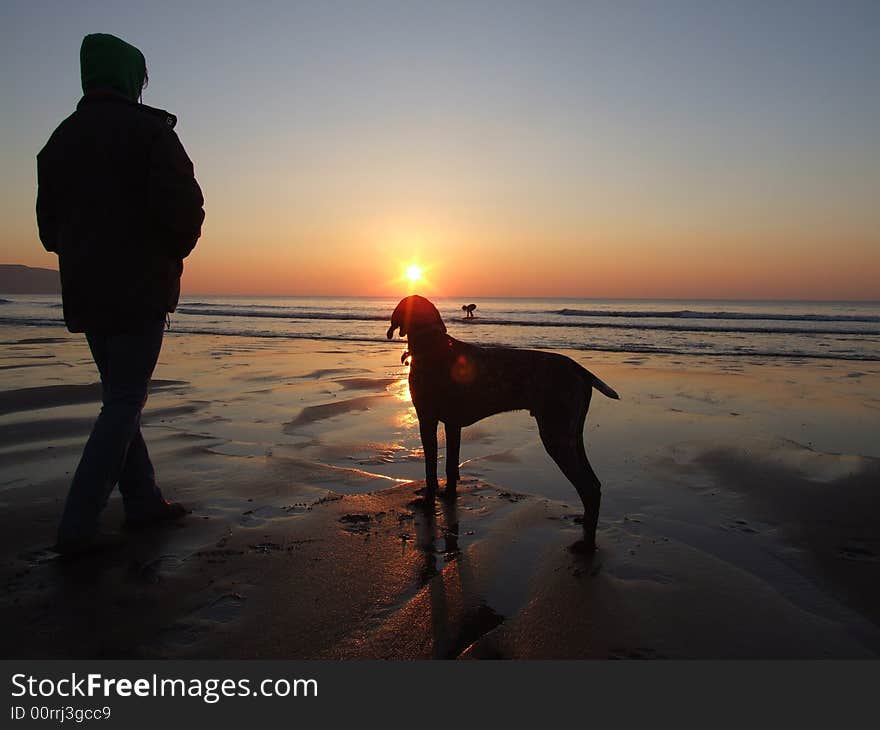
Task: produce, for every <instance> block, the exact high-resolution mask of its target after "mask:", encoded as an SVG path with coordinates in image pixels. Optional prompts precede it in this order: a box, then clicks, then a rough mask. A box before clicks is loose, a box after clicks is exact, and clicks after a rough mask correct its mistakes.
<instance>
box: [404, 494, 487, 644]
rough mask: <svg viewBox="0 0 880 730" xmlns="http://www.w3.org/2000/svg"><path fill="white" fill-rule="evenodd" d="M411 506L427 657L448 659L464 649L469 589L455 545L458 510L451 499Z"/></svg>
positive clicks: (468, 578) (466, 571) (468, 569)
mask: <svg viewBox="0 0 880 730" xmlns="http://www.w3.org/2000/svg"><path fill="white" fill-rule="evenodd" d="M411 506H412V507H413V512H414V514H415V526H414V527H415V533H416V537H415V545H416V548H418V550H419V551H420V553H421V555H422V558H423V562H422V564H421V567H420V570H419V581H420V584H421V585H422V586H423V587H425V590H426V592H427V595H426V598H427V600H428V603H429V605H430V617H431V618H430V620H431V641H432V646H431V655H432V657H433V658H435V659H445V658H451V657H454V656H457V655H458V654H459V653H460V652H461V651H462V649H463V648H464V646H463V628H464V623H465V622H466V621H467V616H466V611H467V605H468V604H469V603H470V602H471V600H472V596H471V594H472V588H473V586H472V584H473V580H471V578H472V577H473V576H472V571H471V566H470V565H469V564H468V557H467V555H466V554H464V553H462V551H461V547H460V543H459V531H460V526H459V518H458V506H457V504H456V499H455V497H454V496H452V498H450V499H447V498H437V499H432V498H431V496H421V497H419V498H418V499H417V500H415V501H414V502H412V503H411ZM464 643H465V644H466V643H469V642H464Z"/></svg>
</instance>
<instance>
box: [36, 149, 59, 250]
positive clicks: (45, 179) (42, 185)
mask: <svg viewBox="0 0 880 730" xmlns="http://www.w3.org/2000/svg"><path fill="white" fill-rule="evenodd" d="M45 168H46V166H45V163H44V161H43V157H42V153H41V154H39V155H37V229H38V231H39V234H40V241H41V242H42V244H43V248H45V249H46V250H47V251H51V252H53V253H58V222H57V221H58V210H57V201H56V196H55V194H54V193H53V191H52V186H51V182H50V180H49V175H47V174H46V169H45Z"/></svg>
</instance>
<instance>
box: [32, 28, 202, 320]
mask: <svg viewBox="0 0 880 730" xmlns="http://www.w3.org/2000/svg"><path fill="white" fill-rule="evenodd" d="M88 38H89V37H88V36H87V39H88ZM111 38H112V37H111ZM84 49H85V42H84ZM135 50H136V49H135ZM138 53H140V52H139V51H138ZM84 85H85V75H84ZM120 91H121V90H120ZM120 91H116V90H114V89H111V88H106V87H102V88H101V89H99V90H88V91H87V93H86V95H85V96H84V97H83V98H82V100H81V101H80V102H79V104H78V105H77V108H76V111H75V112H74V113H73V114H72V115H71V116H69V117H68V118H67V119H65V120H64V121H63V122H62V123H61V125H60V126H59V127H58V129H56V130H55V132H54V133H53V134H52V136H51V137H50V139H49V141H48V142H47V143H46V146H45V147H44V148H43V149H42V150H41V151H40V153H39V155H37V178H38V193H37V222H38V224H39V231H40V240H41V241H42V242H43V245H44V246H45V247H46V249H47V250H48V251H54V252H55V253H57V254H58V259H59V266H60V269H61V289H62V298H63V302H64V320H65V322H66V323H67V327H68V329H69V330H70V331H71V332H84V331H104V332H113V331H126V330H129V329H135V328H137V327H138V325H140V324H141V323H143V322H146V321H150V320H161V319H164V317H165V315H166V313H168V312H173V311H174V309H175V307H176V306H177V301H178V298H179V296H180V275H181V273H182V271H183V259H184V258H185V257H186V256H187V255H188V254H189V252H190V251H192V249H193V247H194V246H195V244H196V241H197V239H198V238H199V235H200V234H201V225H202V221H203V220H204V217H205V213H204V210H203V209H202V205H203V199H202V192H201V190H200V189H199V185H198V183H197V182H196V180H195V177H194V174H193V166H192V162H190V160H189V158H188V157H187V155H186V152H185V151H184V149H183V146H182V145H181V144H180V140H179V139H178V138H177V134H176V133H175V132H174V124H175V123H176V121H177V120H176V118H175V117H174V116H173V115H172V114H169V113H167V112H164V111H161V110H159V109H153V108H151V107H148V106H144V105H143V104H139V103H137V102H136V101H134V100H132V99H130V98H127V97H126V95H124V93H120Z"/></svg>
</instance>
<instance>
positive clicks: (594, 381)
mask: <svg viewBox="0 0 880 730" xmlns="http://www.w3.org/2000/svg"><path fill="white" fill-rule="evenodd" d="M578 367H580V368H581V375H582V376H583V378H584V380H586V381H587V384H588V385H589V386H590V387H592V388H595V389H596V390H598V391H599V392H600V393H601V394H602V395H604V396H606V397H607V398H614V400H620V396H619V395H617V391H616V390H614V388H612V387H611V386H610V385H608V383H606V382H605V381H604V380H602V379H601V378H597V377H596V376H595V375H593V373H591V372H590V371H589V370H587V369H586V368H585V367H581V366H580V365H579V366H578Z"/></svg>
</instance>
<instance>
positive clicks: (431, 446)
mask: <svg viewBox="0 0 880 730" xmlns="http://www.w3.org/2000/svg"><path fill="white" fill-rule="evenodd" d="M437 424H438V421H437V419H436V418H421V417H419V435H420V436H421V437H422V450H423V451H424V452H425V487H426V488H427V490H428V492H430V493H432V494H433V493H434V492H436V491H437V487H438V486H439V485H438V483H437Z"/></svg>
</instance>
